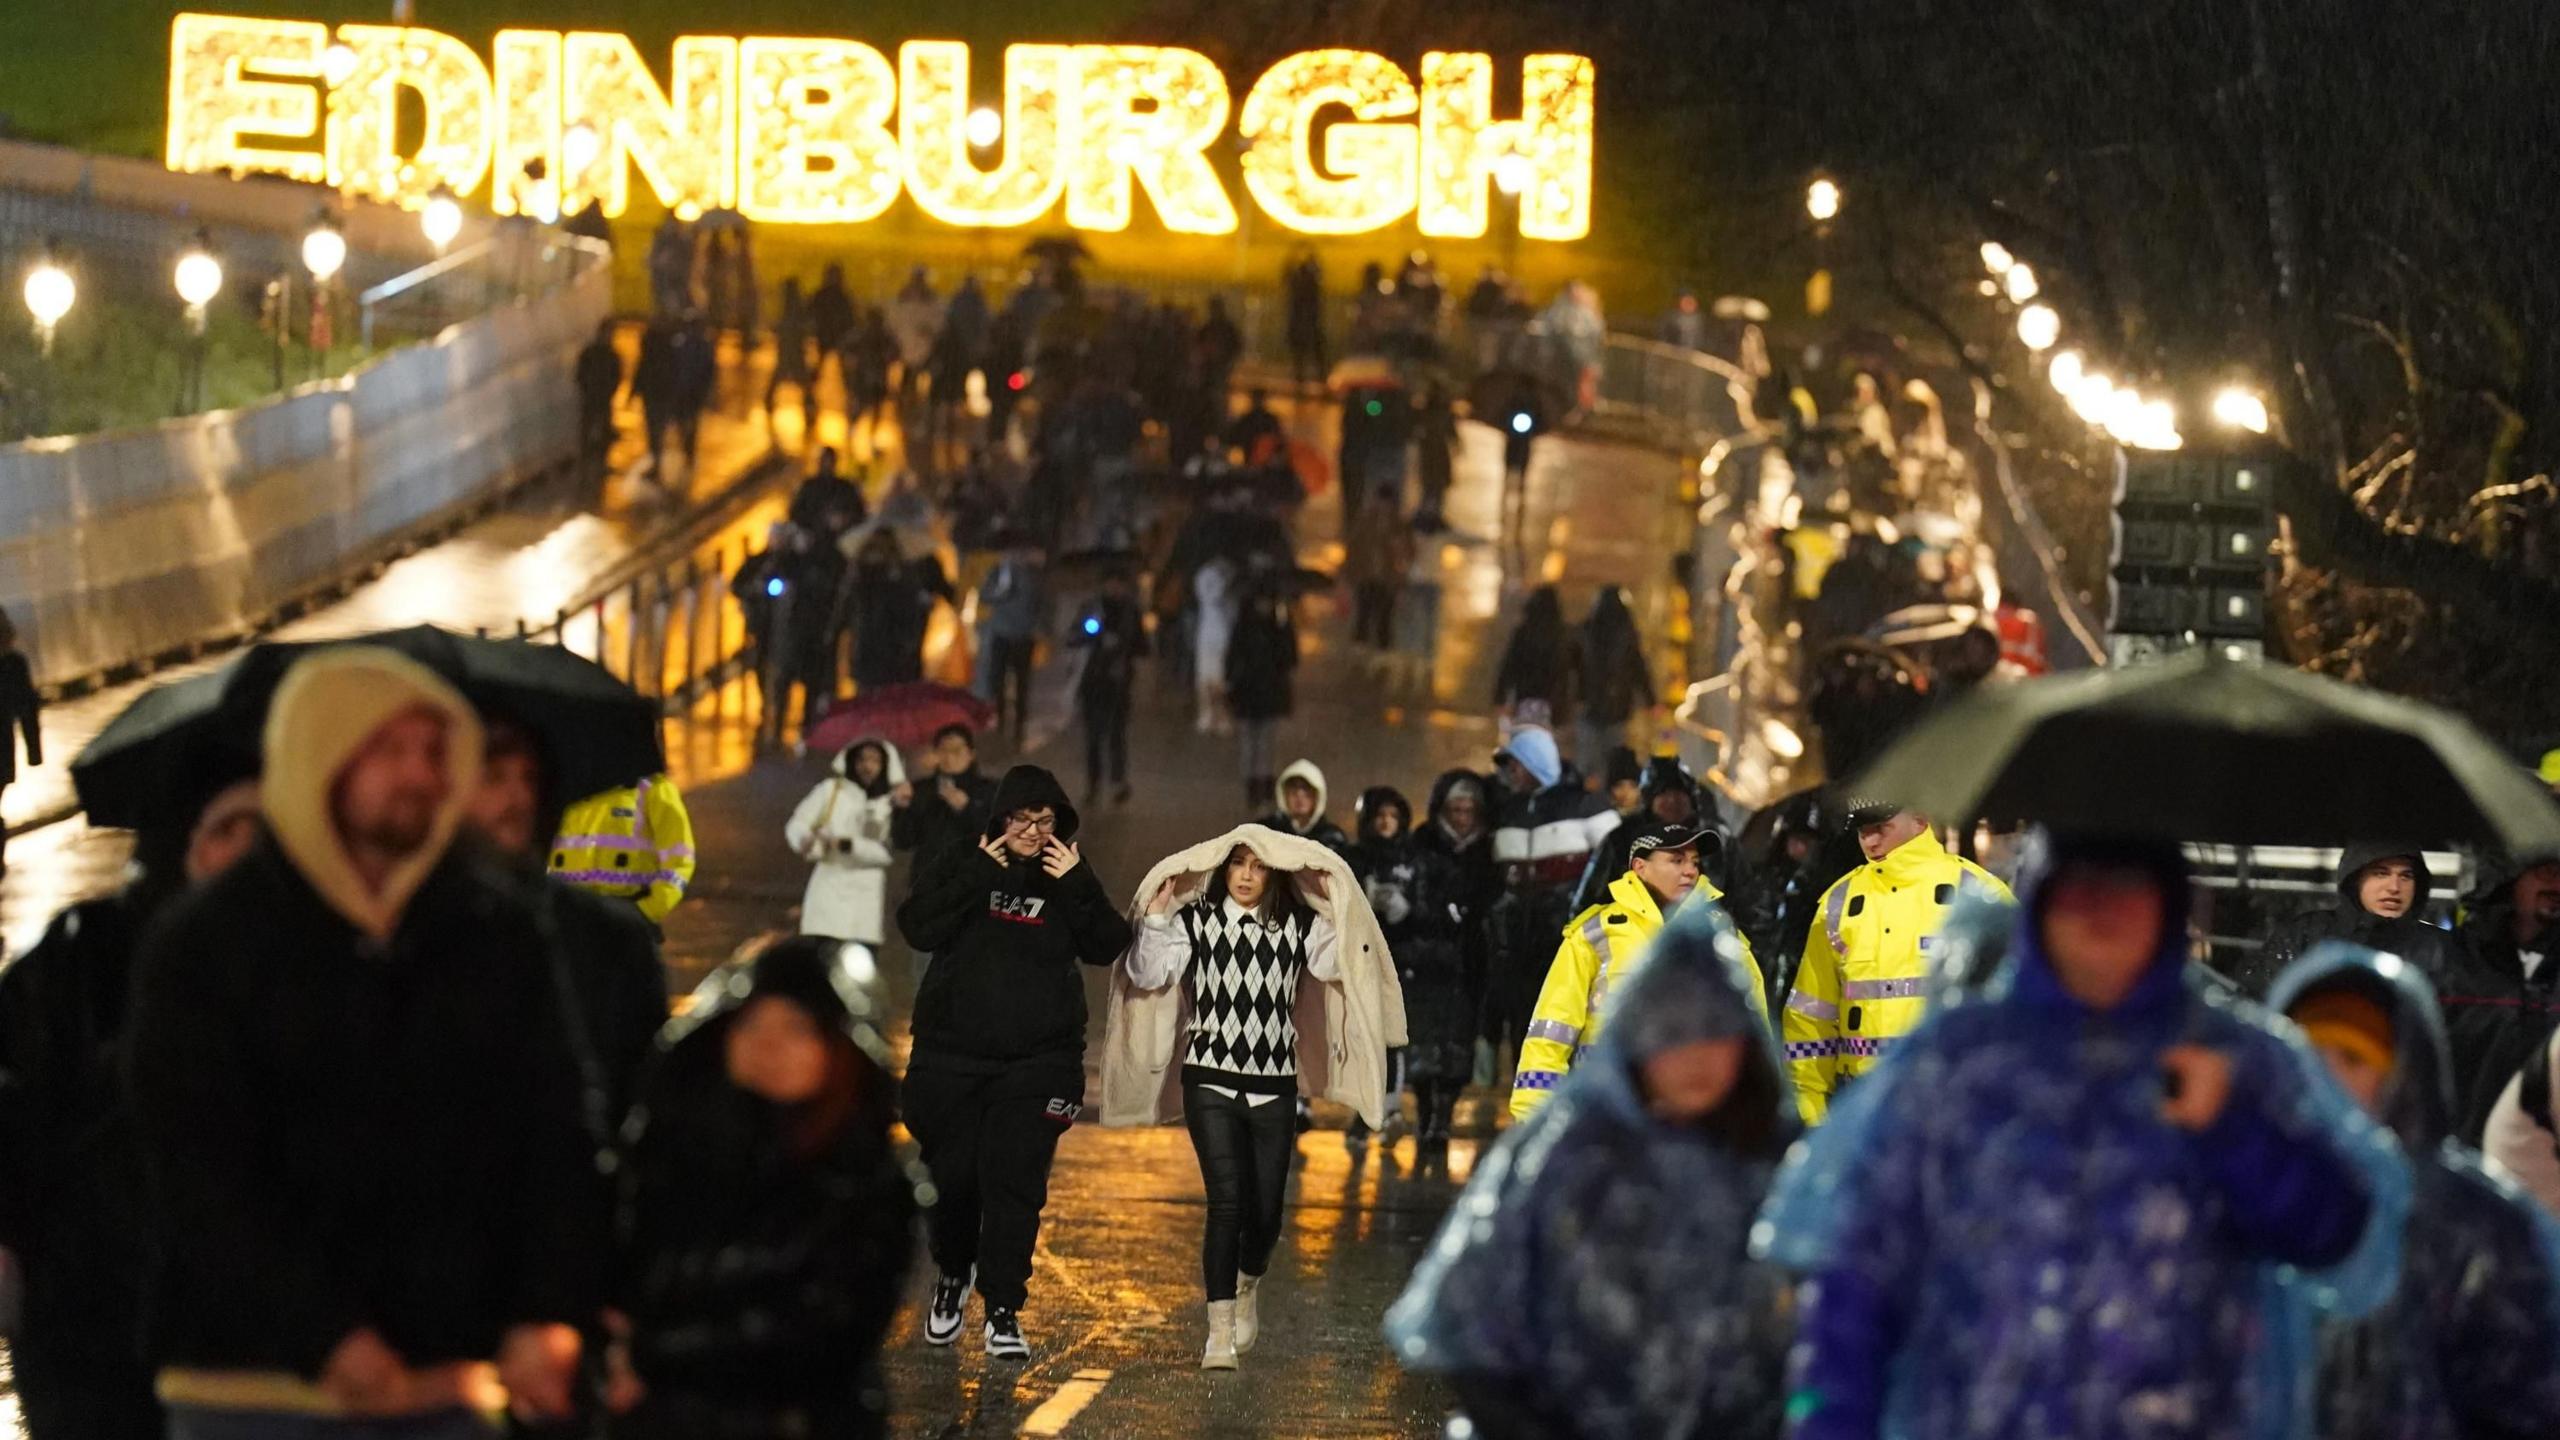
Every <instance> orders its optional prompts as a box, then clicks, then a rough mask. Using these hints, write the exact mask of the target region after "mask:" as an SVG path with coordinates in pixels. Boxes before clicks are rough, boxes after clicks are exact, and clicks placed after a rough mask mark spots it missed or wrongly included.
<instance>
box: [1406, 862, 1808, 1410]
mask: <svg viewBox="0 0 2560 1440" xmlns="http://www.w3.org/2000/svg"><path fill="white" fill-rule="evenodd" d="M1752 990H1753V986H1752V982H1751V980H1750V977H1749V974H1748V967H1747V966H1746V965H1745V964H1744V963H1743V958H1742V949H1741V944H1740V936H1739V934H1738V933H1737V932H1735V931H1734V929H1733V926H1732V922H1731V921H1729V920H1728V919H1727V918H1726V917H1725V916H1724V915H1723V914H1722V913H1721V912H1720V911H1718V910H1716V909H1715V908H1714V907H1712V906H1694V907H1690V908H1687V909H1684V910H1683V911H1682V912H1681V913H1680V914H1679V915H1678V916H1677V917H1675V918H1674V919H1673V920H1672V922H1671V923H1670V925H1669V926H1667V927H1666V928H1665V929H1664V930H1663V932H1662V936H1661V939H1660V940H1659V942H1658V943H1657V945H1656V947H1655V955H1654V958H1653V959H1652V960H1651V961H1649V962H1648V963H1647V964H1646V965H1645V967H1644V968H1643V970H1641V971H1640V972H1638V973H1637V974H1636V975H1635V976H1634V977H1633V978H1632V979H1630V980H1629V981H1628V982H1627V987H1626V989H1625V990H1623V991H1621V992H1620V996H1621V999H1622V1000H1623V1001H1624V1003H1625V1015H1624V1018H1623V1020H1622V1021H1621V1023H1619V1024H1616V1025H1613V1026H1611V1027H1610V1029H1609V1030H1608V1032H1607V1033H1606V1034H1604V1035H1602V1036H1601V1037H1600V1038H1599V1039H1598V1040H1597V1041H1596V1042H1594V1044H1593V1046H1592V1049H1591V1051H1590V1053H1589V1054H1587V1055H1586V1056H1585V1057H1584V1058H1583V1062H1582V1063H1581V1064H1580V1065H1578V1066H1576V1067H1575V1069H1574V1072H1573V1074H1572V1076H1571V1077H1570V1078H1569V1079H1567V1080H1566V1081H1565V1082H1564V1084H1563V1085H1562V1086H1561V1087H1560V1088H1559V1089H1558V1090H1557V1091H1556V1094H1555V1098H1554V1100H1553V1101H1552V1102H1551V1103H1549V1104H1547V1105H1546V1106H1544V1107H1543V1108H1541V1109H1540V1110H1539V1111H1538V1113H1537V1114H1535V1115H1534V1116H1532V1117H1530V1118H1529V1119H1528V1120H1526V1121H1524V1122H1523V1123H1520V1124H1517V1125H1514V1126H1512V1127H1511V1130H1510V1132H1509V1133H1508V1134H1506V1135H1504V1136H1503V1137H1502V1139H1501V1140H1500V1142H1499V1143H1497V1144H1496V1145H1494V1146H1493V1147H1492V1149H1491V1150H1490V1152H1489V1153H1487V1154H1486V1156H1485V1157H1484V1159H1483V1160H1481V1161H1480V1162H1478V1164H1477V1167H1476V1172H1475V1175H1474V1177H1473V1178H1472V1179H1471V1180H1470V1181H1469V1182H1468V1185H1467V1193H1466V1194H1465V1195H1464V1196H1462V1197H1461V1198H1460V1199H1459V1202H1458V1203H1457V1205H1455V1206H1454V1207H1452V1208H1451V1210H1450V1214H1449V1218H1448V1220H1447V1221H1446V1222H1444V1223H1443V1224H1442V1226H1441V1229H1440V1234H1439V1237H1438V1238H1437V1239H1436V1240H1434V1241H1433V1242H1432V1245H1431V1248H1430V1249H1429V1250H1428V1251H1427V1252H1426V1253H1425V1255H1424V1257H1423V1260H1422V1263H1421V1264H1420V1265H1419V1266H1418V1267H1417V1268H1416V1269H1415V1271H1414V1275H1413V1279H1412V1281H1411V1282H1410V1283H1409V1284H1408V1285H1407V1286H1406V1287H1405V1292H1404V1295H1403V1297H1402V1298H1401V1299H1399V1300H1397V1302H1396V1303H1395V1306H1394V1308H1392V1309H1390V1310H1389V1311H1388V1312H1387V1321H1386V1332H1387V1341H1388V1344H1389V1345H1390V1347H1391V1348H1392V1349H1393V1350H1394V1351H1395V1354H1396V1358H1397V1359H1398V1360H1399V1361H1400V1362H1402V1364H1403V1365H1404V1366H1405V1368H1406V1369H1408V1370H1413V1371H1420V1372H1423V1373H1428V1374H1437V1375H1446V1376H1450V1377H1452V1378H1453V1379H1454V1380H1455V1381H1456V1382H1457V1389H1458V1393H1459V1397H1460V1399H1461V1401H1462V1402H1464V1403H1465V1404H1466V1408H1467V1410H1468V1413H1469V1415H1470V1417H1471V1418H1472V1419H1473V1420H1474V1421H1475V1424H1476V1433H1478V1434H1482V1435H1486V1436H1490V1437H1495V1440H1506V1437H1512V1436H1537V1437H1554V1436H1575V1437H1584V1440H1705V1437H1717V1440H1774V1437H1775V1436H1777V1435H1778V1434H1779V1432H1780V1430H1781V1428H1782V1425H1783V1420H1784V1413H1785V1407H1786V1387H1785V1381H1784V1366H1785V1355H1786V1349H1787V1344H1788V1340H1789V1338H1790V1328H1789V1325H1788V1314H1787V1301H1786V1295H1785V1288H1786V1281H1785V1277H1784V1276H1783V1275H1782V1274H1781V1273H1780V1272H1779V1271H1778V1270H1777V1268H1776V1267H1774V1266H1771V1265H1766V1264H1763V1263H1761V1262H1759V1261H1756V1260H1754V1259H1752V1258H1751V1256H1750V1254H1749V1236H1750V1232H1751V1226H1752V1222H1753V1219H1754V1218H1755V1216H1756V1215H1757V1213H1758V1210H1759V1207H1760V1203H1761V1201H1762V1199H1763V1197H1764V1196H1765V1195H1766V1193H1767V1191H1768V1187H1769V1183H1770V1177H1771V1175H1772V1173H1773V1172H1774V1171H1775V1170H1776V1168H1777V1160H1778V1156H1779V1155H1780V1154H1782V1153H1783V1152H1784V1151H1785V1149H1786V1147H1787V1145H1788V1143H1789V1142H1790V1141H1791V1140H1792V1139H1793V1138H1794V1136H1795V1133H1796V1128H1797V1127H1796V1118H1795V1111H1794V1106H1793V1105H1792V1104H1791V1103H1790V1102H1789V1100H1788V1096H1787V1087H1786V1083H1785V1080H1784V1076H1783V1072H1782V1071H1781V1070H1780V1068H1779V1065H1778V1057H1777V1054H1776V1052H1775V1050H1774V1049H1773V1048H1772V1046H1771V1044H1770V1041H1769V1038H1768V1027H1767V1025H1766V1024H1765V1023H1763V1022H1762V1020H1761V1019H1760V1018H1759V1016H1758V1014H1757V1013H1756V1009H1755V1006H1754V1003H1753V1001H1754V998H1755V997H1754V996H1753V994H1752ZM1727 1036H1739V1037H1742V1038H1743V1039H1744V1040H1745V1041H1746V1045H1747V1048H1746V1051H1745V1060H1744V1065H1745V1067H1746V1073H1745V1075H1744V1077H1743V1078H1742V1080H1740V1081H1738V1082H1737V1084H1736V1087H1735V1089H1734V1091H1733V1093H1732V1095H1731V1096H1730V1097H1729V1098H1728V1099H1727V1100H1726V1101H1725V1105H1724V1108H1723V1109H1722V1110H1721V1111H1719V1112H1718V1115H1717V1116H1716V1117H1715V1118H1716V1120H1717V1122H1718V1123H1717V1124H1715V1125H1714V1126H1712V1127H1710V1126H1700V1125H1682V1124H1675V1123H1672V1122H1669V1121H1665V1120H1662V1119H1659V1118H1657V1117H1656V1116H1655V1115H1653V1114H1652V1113H1651V1111H1650V1110H1649V1108H1648V1107H1647V1105H1646V1103H1645V1098H1644V1094H1643V1091H1642V1089H1641V1087H1640V1085H1639V1083H1638V1079H1637V1076H1638V1072H1639V1068H1640V1067H1641V1066H1642V1065H1643V1063H1644V1061H1645V1060H1646V1059H1647V1058H1649V1057H1651V1056H1652V1055H1655V1054H1658V1053H1660V1052H1661V1051H1663V1050H1666V1049H1669V1048H1671V1047H1673V1046H1677V1045H1681V1044H1685V1043H1688V1042H1691V1041H1695V1040H1705V1039H1715V1038H1721V1037H1727ZM1746 1111H1747V1112H1748V1113H1746Z"/></svg>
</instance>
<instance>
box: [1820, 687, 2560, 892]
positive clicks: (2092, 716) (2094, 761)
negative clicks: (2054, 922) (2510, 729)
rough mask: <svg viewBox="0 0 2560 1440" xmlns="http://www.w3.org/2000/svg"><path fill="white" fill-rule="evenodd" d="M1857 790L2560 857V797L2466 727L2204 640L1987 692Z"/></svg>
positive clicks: (2441, 713)
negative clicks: (2148, 660)
mask: <svg viewBox="0 0 2560 1440" xmlns="http://www.w3.org/2000/svg"><path fill="white" fill-rule="evenodd" d="M1855 788H1856V790H1857V792H1858V793H1859V794H1863V795H1873V796H1876V797H1878V798H1881V799H1890V800H1892V801H1895V802H1898V803H1900V804H1903V805H1907V806H1909V807H1911V808H1913V809H1916V810H1919V811H1922V812H1924V813H1926V814H1928V815H1930V816H1931V817H1933V818H1936V819H1941V820H1955V821H1961V820H1965V819H1969V818H1975V817H1980V818H1987V819H1994V820H2028V821H2037V822H2041V823H2043V824H2046V825H2050V826H2053V827H2054V828H2056V829H2063V830H2079V831H2091V832H2102V833H2120V834H2141V835H2150V836H2157V837H2161V838H2164V839H2171V840H2192V841H2211V842H2217V843H2222V844H2230V845H2339V844H2344V843H2347V842H2349V841H2355V840H2392V841H2399V842H2406V843H2412V844H2425V845H2443V844H2461V843H2478V844H2483V845H2487V846H2490V847H2493V848H2496V849H2499V850H2503V851H2505V852H2506V853H2508V854H2510V855H2545V854H2560V804H2555V803H2554V802H2553V800H2552V798H2551V795H2550V793H2549V792H2548V791H2546V790H2545V789H2544V788H2543V787H2542V785H2541V784H2540V783H2539V782H2538V781H2536V780H2535V778H2534V777H2533V776H2532V775H2531V774H2530V773H2529V772H2527V771H2526V770H2524V769H2523V768H2522V767H2520V766H2518V765H2517V764H2516V762H2515V761H2514V760H2513V759H2512V758H2510V757H2509V756H2508V755H2507V754H2506V753H2505V752H2503V751H2502V750H2500V749H2499V748H2498V746H2496V745H2495V744H2493V743H2491V742H2490V741H2489V739H2488V738H2487V737H2486V736H2483V735H2482V734H2481V733H2480V732H2479V731H2478V730H2475V729H2473V728H2472V726H2471V723H2470V722H2469V721H2467V720H2464V719H2463V718H2462V717H2460V716H2458V715H2455V714H2453V713H2452V712H2450V711H2447V710H2443V709H2439V708H2437V707H2436V706H2433V705H2427V704H2422V703H2420V702H2418V701H2414V700H2404V699H2401V698H2399V697H2397V696H2391V695H2385V694H2382V693H2380V692H2378V691H2374V690H2367V689H2362V688H2359V687H2357V686H2353V685H2348V684H2344V683H2342V682H2340V681H2336V680H2330V679H2326V678H2323V677H2321V676H2318V675H2312V674H2309V673H2306V672H2304V671H2300V670H2292V669H2288V668H2285V667H2282V666H2275V665H2266V664H2260V663H2253V662H2243V661H2233V660H2226V659H2223V658H2221V657H2220V656H2218V655H2216V654H2214V653H2213V652H2211V651H2204V650H2198V651H2192V652H2189V653H2187V654H2183V655H2179V656H2176V657H2174V658H2172V659H2169V660H2167V661H2164V662H2162V663H2159V664H2155V665H2144V666H2139V667H2136V668H2133V669H2126V670H2100V671H2088V672H2083V673H2080V674H2076V675H2062V676H2055V677H2052V678H2049V679H2042V680H2029V681H2025V682H2023V683H2020V684H2016V685H1991V686H1985V687H1983V688H1981V689H1978V690H1976V691H1974V692H1973V693H1972V694H1971V695H1968V696H1966V697H1965V698H1964V699H1962V700H1960V701H1958V702H1956V703H1955V704H1954V705H1952V706H1950V707H1948V708H1947V709H1946V710H1945V711H1943V712H1941V713H1940V714H1938V715H1936V716H1934V717H1932V718H1931V719H1929V720H1927V721H1924V722H1922V723H1921V724H1920V725H1918V726H1916V727H1915V728H1913V730H1912V731H1911V732H1910V733H1909V734H1908V735H1906V736H1904V737H1903V738H1902V739H1901V740H1899V741H1897V742H1895V744H1894V745H1893V746H1892V747H1891V748H1890V749H1888V750H1887V751H1886V752H1885V753H1884V755H1883V756H1882V757H1881V758H1880V759H1878V760H1877V761H1876V763H1875V765H1874V766H1873V767H1872V768H1871V769H1869V770H1868V771H1867V772H1866V773H1865V774H1863V775H1861V776H1860V777H1859V779H1858V781H1857V784H1856V787H1855Z"/></svg>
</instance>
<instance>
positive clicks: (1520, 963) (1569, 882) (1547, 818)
mask: <svg viewBox="0 0 2560 1440" xmlns="http://www.w3.org/2000/svg"><path fill="white" fill-rule="evenodd" d="M1493 763H1494V769H1495V771H1496V772H1497V773H1498V774H1499V775H1500V776H1501V779H1502V788H1503V789H1504V791H1505V792H1506V793H1505V795H1504V797H1503V798H1502V800H1501V801H1499V802H1498V803H1497V804H1496V807H1495V818H1494V831H1493V858H1494V863H1495V864H1496V865H1498V866H1500V867H1501V872H1502V893H1501V895H1500V897H1499V898H1497V899H1496V900H1495V901H1494V903H1493V905H1492V906H1491V907H1490V908H1489V909H1488V911H1487V913H1486V921H1485V924H1486V932H1485V952H1486V953H1485V962H1486V977H1485V1014H1484V1027H1485V1028H1484V1036H1485V1039H1486V1040H1487V1041H1489V1042H1490V1043H1491V1044H1492V1045H1493V1046H1494V1047H1495V1049H1496V1050H1497V1051H1498V1050H1499V1049H1500V1048H1501V1047H1502V1046H1504V1045H1512V1046H1517V1045H1518V1044H1519V1043H1520V1038H1521V1036H1522V1034H1523V1033H1525V1032H1526V1030H1527V1028H1528V1024H1529V1017H1530V1015H1531V1013H1532V1012H1533V1011H1534V1010H1535V1009H1536V1007H1537V1002H1538V991H1539V990H1540V989H1541V988H1542V987H1543V986H1544V985H1545V984H1546V979H1547V969H1548V966H1549V963H1550V962H1551V961H1553V960H1554V959H1555V953H1556V937H1557V936H1558V935H1561V934H1563V933H1564V928H1565V925H1566V923H1567V922H1568V921H1570V920H1572V919H1573V916H1574V913H1575V912H1574V908H1573V895H1574V890H1575V887H1576V886H1577V885H1578V884H1579V883H1580V881H1581V879H1582V872H1583V871H1584V870H1585V869H1587V868H1589V866H1590V863H1591V852H1592V851H1593V850H1595V849H1597V848H1599V846H1600V843H1601V842H1602V841H1604V840H1606V839H1608V838H1609V832H1610V831H1612V830H1615V829H1617V828H1618V815H1617V812H1616V811H1614V810H1611V809H1610V808H1609V802H1608V801H1606V800H1603V799H1601V798H1600V797H1599V796H1597V795H1594V794H1592V793H1591V792H1590V791H1588V790H1586V789H1584V788H1583V786H1582V777H1581V775H1579V774H1577V773H1576V772H1575V771H1574V768H1573V767H1572V766H1571V765H1569V764H1567V763H1566V762H1565V760H1564V757H1562V756H1561V755H1559V754H1557V753H1556V737H1555V735H1554V734H1553V733H1552V732H1550V731H1548V730H1547V729H1545V728H1543V727H1541V726H1536V725H1524V726H1522V727H1521V728H1519V729H1518V730H1515V731H1513V732H1512V734H1511V740H1510V743H1508V744H1506V745H1505V746H1503V748H1502V749H1500V750H1498V751H1496V752H1495V753H1494V757H1493ZM1516 1053H1517V1052H1516V1051H1515V1055H1516Z"/></svg>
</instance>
